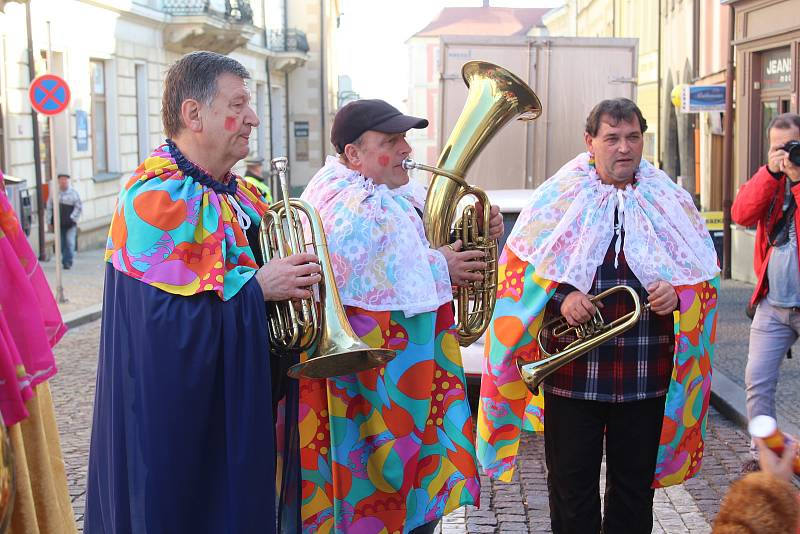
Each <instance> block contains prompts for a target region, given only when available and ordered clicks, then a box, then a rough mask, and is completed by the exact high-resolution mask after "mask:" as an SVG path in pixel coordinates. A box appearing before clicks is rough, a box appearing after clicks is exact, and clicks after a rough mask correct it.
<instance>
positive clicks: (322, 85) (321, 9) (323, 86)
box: [319, 0, 328, 167]
mask: <svg viewBox="0 0 800 534" xmlns="http://www.w3.org/2000/svg"><path fill="white" fill-rule="evenodd" d="M319 79H320V84H319V103H320V106H321V108H322V109H321V110H320V117H319V118H320V127H319V129H320V136H319V138H320V143H321V147H320V148H321V149H322V152H321V154H322V155H321V158H322V161H321V162H320V165H321V166H323V167H324V166H325V149H326V147H327V144H326V143H325V138H326V137H327V135H326V134H325V97H326V96H327V95H326V93H327V91H326V85H327V83H328V79H327V78H326V76H325V0H319Z"/></svg>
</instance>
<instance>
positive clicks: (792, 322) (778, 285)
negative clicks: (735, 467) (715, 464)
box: [731, 113, 800, 471]
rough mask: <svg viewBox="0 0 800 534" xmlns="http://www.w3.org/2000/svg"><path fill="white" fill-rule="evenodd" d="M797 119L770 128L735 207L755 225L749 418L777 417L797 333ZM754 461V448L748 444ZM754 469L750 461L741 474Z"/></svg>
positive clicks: (740, 219)
mask: <svg viewBox="0 0 800 534" xmlns="http://www.w3.org/2000/svg"><path fill="white" fill-rule="evenodd" d="M798 182H800V115H796V114H794V113H784V114H782V115H778V116H777V117H775V118H774V119H773V120H772V122H771V123H770V125H769V155H768V162H767V164H766V165H764V166H763V167H761V168H760V169H758V171H757V172H756V173H755V174H754V175H753V176H752V177H751V178H750V180H748V181H747V183H745V184H744V185H743V186H742V187H741V189H739V194H738V195H737V196H736V200H735V201H734V203H733V207H732V212H731V215H732V217H733V220H734V222H736V223H737V224H741V225H743V226H753V225H754V224H756V225H757V227H756V247H755V253H754V255H753V256H754V259H753V266H754V268H755V272H756V275H757V276H758V283H757V284H756V289H755V291H754V292H753V296H752V298H751V300H750V306H751V307H755V315H754V317H753V323H752V325H751V327H750V347H749V353H748V356H747V368H746V370H745V384H746V390H747V417H748V419H752V418H753V417H755V416H756V415H769V416H771V417H775V389H776V387H777V385H778V375H779V371H780V365H781V363H782V361H783V358H784V355H785V354H786V351H787V350H789V348H791V346H792V345H793V344H794V342H795V341H796V340H797V336H798V334H799V333H800V262H799V261H798V247H797V225H798V221H799V220H800V214H798V212H797V203H798V201H800V186H798ZM751 452H752V454H753V457H754V458H756V457H757V454H758V453H757V449H756V447H755V444H753V445H751ZM756 469H758V462H757V461H748V462H746V463H745V465H744V466H743V470H744V471H751V470H756Z"/></svg>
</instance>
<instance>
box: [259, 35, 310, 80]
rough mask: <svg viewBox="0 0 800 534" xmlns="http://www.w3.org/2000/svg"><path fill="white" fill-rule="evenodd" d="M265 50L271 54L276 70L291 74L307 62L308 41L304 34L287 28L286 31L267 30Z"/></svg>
mask: <svg viewBox="0 0 800 534" xmlns="http://www.w3.org/2000/svg"><path fill="white" fill-rule="evenodd" d="M267 48H269V49H270V51H271V52H272V53H273V59H271V60H270V61H273V62H274V63H273V64H274V66H275V68H276V69H278V70H281V71H283V72H291V71H293V70H294V69H296V68H297V67H300V66H302V65H304V64H305V62H306V60H308V50H309V47H308V39H306V34H305V32H302V31H300V30H296V29H294V28H289V29H287V30H269V31H268V32H267Z"/></svg>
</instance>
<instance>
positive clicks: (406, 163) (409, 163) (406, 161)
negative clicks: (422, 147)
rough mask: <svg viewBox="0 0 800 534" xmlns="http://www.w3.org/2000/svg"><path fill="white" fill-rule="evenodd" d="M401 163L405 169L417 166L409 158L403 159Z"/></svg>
mask: <svg viewBox="0 0 800 534" xmlns="http://www.w3.org/2000/svg"><path fill="white" fill-rule="evenodd" d="M402 165H403V168H404V169H405V170H407V171H410V170H411V169H416V168H417V162H416V161H414V160H413V159H411V158H406V159H404V160H403V163H402Z"/></svg>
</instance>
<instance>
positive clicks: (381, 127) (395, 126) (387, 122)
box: [331, 99, 428, 154]
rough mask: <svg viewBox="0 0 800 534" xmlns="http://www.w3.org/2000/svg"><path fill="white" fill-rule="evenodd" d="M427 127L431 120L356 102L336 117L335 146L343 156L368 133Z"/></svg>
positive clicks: (387, 106) (376, 102)
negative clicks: (345, 151) (362, 135)
mask: <svg viewBox="0 0 800 534" xmlns="http://www.w3.org/2000/svg"><path fill="white" fill-rule="evenodd" d="M427 127H428V120H427V119H420V118H419V117H410V116H408V115H403V114H402V113H400V111H399V110H398V109H397V108H396V107H394V106H392V105H391V104H389V103H388V102H384V101H383V100H377V99H375V100H370V99H364V100H355V101H353V102H350V103H348V104H347V105H345V106H344V107H342V108H341V109H340V110H339V111H338V112H337V113H336V117H334V119H333V126H332V127H331V143H332V144H333V146H334V147H336V151H337V152H338V153H339V154H341V153H343V152H344V147H345V145H347V144H349V143H352V142H353V141H355V140H356V139H358V137H359V136H360V135H361V134H363V133H364V132H366V131H367V130H374V131H376V132H381V133H400V132H406V131H408V130H410V129H411V128H427Z"/></svg>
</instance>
